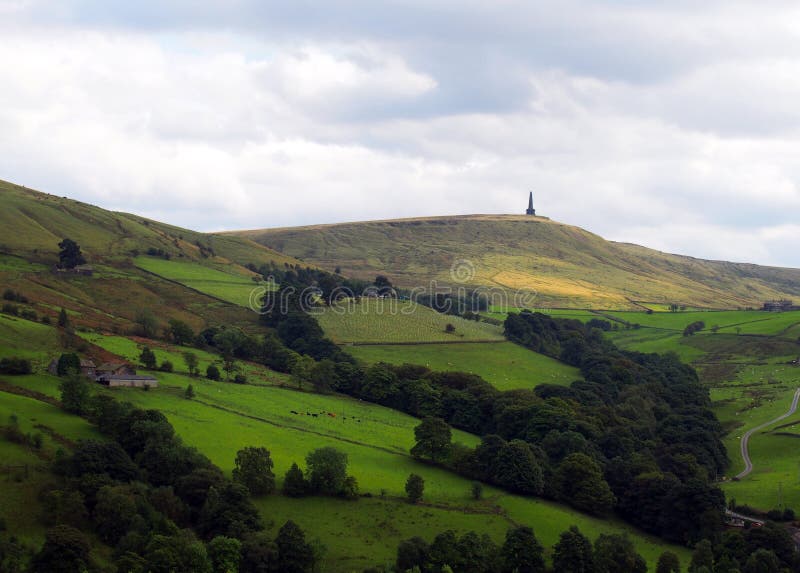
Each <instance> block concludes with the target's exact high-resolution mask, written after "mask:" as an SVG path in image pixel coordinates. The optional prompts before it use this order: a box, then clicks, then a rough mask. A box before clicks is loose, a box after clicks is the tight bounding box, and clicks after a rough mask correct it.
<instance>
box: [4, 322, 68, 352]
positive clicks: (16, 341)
mask: <svg viewBox="0 0 800 573" xmlns="http://www.w3.org/2000/svg"><path fill="white" fill-rule="evenodd" d="M57 350H58V331H56V329H55V328H52V327H50V326H46V325H44V324H40V323H38V322H33V321H30V320H25V319H23V318H18V317H15V316H9V315H6V314H0V358H5V357H9V356H19V357H21V358H28V359H33V360H34V361H45V360H46V356H47V352H52V353H55V352H56V351H57Z"/></svg>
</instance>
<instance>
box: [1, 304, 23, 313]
mask: <svg viewBox="0 0 800 573" xmlns="http://www.w3.org/2000/svg"><path fill="white" fill-rule="evenodd" d="M3 314H8V315H11V316H19V307H18V306H17V305H15V304H11V303H9V302H7V303H5V304H4V305H3Z"/></svg>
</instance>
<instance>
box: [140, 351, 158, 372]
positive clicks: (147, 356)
mask: <svg viewBox="0 0 800 573" xmlns="http://www.w3.org/2000/svg"><path fill="white" fill-rule="evenodd" d="M139 362H141V363H142V366H144V367H145V368H147V369H149V370H152V369H154V368H155V367H156V355H155V353H154V352H153V351H152V350H150V347H149V346H145V347H144V348H142V353H141V354H139Z"/></svg>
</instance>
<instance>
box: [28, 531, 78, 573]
mask: <svg viewBox="0 0 800 573" xmlns="http://www.w3.org/2000/svg"><path fill="white" fill-rule="evenodd" d="M90 548H91V546H90V545H89V540H88V539H86V537H85V536H84V535H83V533H81V532H80V531H78V530H77V529H75V528H74V527H70V526H68V525H57V526H55V527H53V528H52V529H48V530H47V533H46V535H45V541H44V545H43V546H42V549H41V550H40V551H39V553H37V554H36V555H35V556H34V558H33V561H32V563H31V571H33V572H34V573H74V572H75V571H85V570H86V569H88V568H89V565H90V559H89V550H90Z"/></svg>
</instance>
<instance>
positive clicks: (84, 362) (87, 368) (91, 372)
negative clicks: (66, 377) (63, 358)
mask: <svg viewBox="0 0 800 573" xmlns="http://www.w3.org/2000/svg"><path fill="white" fill-rule="evenodd" d="M96 368H97V367H96V366H95V364H94V362H93V361H91V360H89V359H88V358H81V374H82V375H84V376H86V377H87V378H90V379H92V380H94V378H95V376H96V375H97V374H96ZM47 371H48V372H49V373H50V374H52V375H53V376H55V375H57V374H58V358H53V359H52V360H51V361H50V364H49V365H48V366H47Z"/></svg>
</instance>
